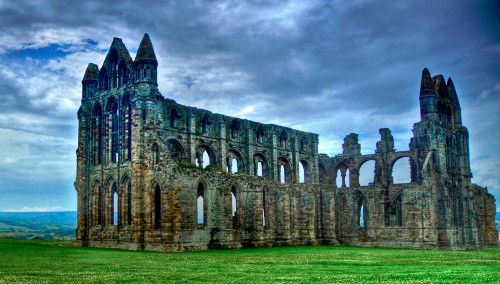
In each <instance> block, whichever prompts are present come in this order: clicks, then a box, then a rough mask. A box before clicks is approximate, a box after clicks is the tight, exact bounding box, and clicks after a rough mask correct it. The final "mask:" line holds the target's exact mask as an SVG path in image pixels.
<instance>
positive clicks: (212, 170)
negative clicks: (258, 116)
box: [75, 34, 497, 251]
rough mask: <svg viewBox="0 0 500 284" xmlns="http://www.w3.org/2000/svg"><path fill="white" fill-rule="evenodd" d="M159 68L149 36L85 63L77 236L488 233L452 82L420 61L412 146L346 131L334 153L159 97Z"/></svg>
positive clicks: (369, 237)
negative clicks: (366, 171) (402, 170)
mask: <svg viewBox="0 0 500 284" xmlns="http://www.w3.org/2000/svg"><path fill="white" fill-rule="evenodd" d="M157 67H158V62H157V60H156V56H155V53H154V50H153V45H152V43H151V41H150V39H149V36H148V35H147V34H146V35H145V36H144V38H143V39H142V41H141V44H140V46H139V50H138V52H137V55H136V58H135V60H132V58H131V57H130V55H129V53H128V51H127V49H126V47H125V45H124V44H123V43H122V41H121V39H118V38H115V39H113V43H112V44H111V47H110V50H109V52H108V55H107V56H106V59H105V61H104V63H103V65H102V66H101V69H99V68H98V66H97V65H95V64H89V66H88V68H87V70H86V72H85V75H84V78H83V80H82V85H83V90H82V104H81V107H80V109H79V111H78V119H79V132H78V133H79V138H78V149H77V177H76V182H75V188H76V190H77V194H78V228H77V231H76V242H77V243H78V244H80V245H82V246H96V247H118V248H127V249H146V250H160V251H184V250H199V249H209V248H241V247H259V246H277V245H308V244H338V243H342V244H350V245H358V246H382V247H412V248H439V249H476V248H480V247H483V246H485V245H495V244H496V243H497V237H496V234H497V232H496V229H495V225H494V214H495V203H494V202H495V201H494V199H493V197H492V196H491V195H490V194H488V192H487V190H486V188H482V187H480V186H477V185H474V184H471V181H470V179H471V177H472V174H471V171H470V167H469V153H468V132H467V129H466V128H465V127H464V126H462V123H461V111H460V105H459V102H458V97H457V95H456V92H455V88H454V86H453V82H452V81H451V79H449V80H448V82H447V83H445V82H444V78H443V76H441V75H438V76H435V77H434V78H431V76H430V73H429V71H428V70H427V69H424V71H423V74H422V86H421V92H420V104H421V117H422V119H421V121H420V122H418V123H416V124H415V125H414V128H413V133H414V137H413V138H412V139H411V142H410V150H409V151H399V152H398V151H395V149H394V139H393V137H392V135H391V131H390V130H389V129H380V135H381V140H380V141H379V142H378V143H377V150H376V152H375V153H374V154H371V155H361V153H360V145H359V144H358V135H357V134H354V133H351V134H349V135H348V136H347V137H346V138H345V140H344V145H343V149H344V151H343V153H342V154H340V155H337V156H335V157H332V158H331V157H328V156H327V155H325V154H318V135H317V134H313V133H307V132H302V131H298V130H294V129H290V128H287V127H282V126H277V125H271V124H262V123H257V122H253V121H248V120H245V119H239V118H234V117H229V116H225V115H221V114H216V113H212V112H210V111H207V110H202V109H197V108H193V107H188V106H183V105H180V104H178V103H176V102H175V101H173V100H170V99H165V98H164V97H163V96H162V95H161V94H160V93H159V91H158V88H157ZM400 158H408V159H409V161H410V165H411V182H410V183H405V184H395V183H394V182H393V176H392V171H393V166H394V164H395V162H396V161H397V160H398V159H400ZM371 160H373V161H374V162H375V172H374V180H373V183H370V184H369V185H367V186H360V183H359V170H360V168H361V166H362V165H363V164H364V163H365V162H367V161H371ZM301 172H303V174H299V173H301ZM337 175H339V177H338V180H341V183H340V184H339V186H337V184H336V182H335V181H336V180H337Z"/></svg>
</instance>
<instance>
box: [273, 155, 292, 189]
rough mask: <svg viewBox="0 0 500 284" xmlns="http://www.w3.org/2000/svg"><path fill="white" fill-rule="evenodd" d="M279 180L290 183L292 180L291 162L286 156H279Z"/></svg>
mask: <svg viewBox="0 0 500 284" xmlns="http://www.w3.org/2000/svg"><path fill="white" fill-rule="evenodd" d="M277 165H278V178H279V179H278V181H279V182H280V183H290V182H291V180H292V177H291V171H290V163H289V162H288V160H287V159H286V158H284V157H280V158H278V162H277Z"/></svg>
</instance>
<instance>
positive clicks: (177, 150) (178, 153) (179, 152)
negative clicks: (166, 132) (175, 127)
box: [167, 139, 185, 162]
mask: <svg viewBox="0 0 500 284" xmlns="http://www.w3.org/2000/svg"><path fill="white" fill-rule="evenodd" d="M167 148H168V151H169V152H170V157H171V158H172V159H173V160H174V161H176V162H182V161H184V159H185V154H184V147H183V146H182V144H181V143H180V142H179V141H177V140H175V139H168V140H167Z"/></svg>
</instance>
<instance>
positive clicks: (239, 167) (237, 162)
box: [226, 149, 245, 173]
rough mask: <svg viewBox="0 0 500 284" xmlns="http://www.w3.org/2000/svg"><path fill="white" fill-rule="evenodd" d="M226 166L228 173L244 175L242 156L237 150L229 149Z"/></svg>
mask: <svg viewBox="0 0 500 284" xmlns="http://www.w3.org/2000/svg"><path fill="white" fill-rule="evenodd" d="M226 166H227V172H228V173H244V172H245V163H244V159H243V154H242V153H241V152H240V151H239V150H237V149H230V150H229V151H227V154H226Z"/></svg>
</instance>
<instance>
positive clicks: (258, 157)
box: [253, 153, 271, 179]
mask: <svg viewBox="0 0 500 284" xmlns="http://www.w3.org/2000/svg"><path fill="white" fill-rule="evenodd" d="M268 161H269V160H268V158H267V156H266V155H265V154H264V153H255V154H254V156H253V163H254V175H255V176H261V177H264V178H266V179H269V178H270V177H271V173H270V169H269V162H268Z"/></svg>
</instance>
